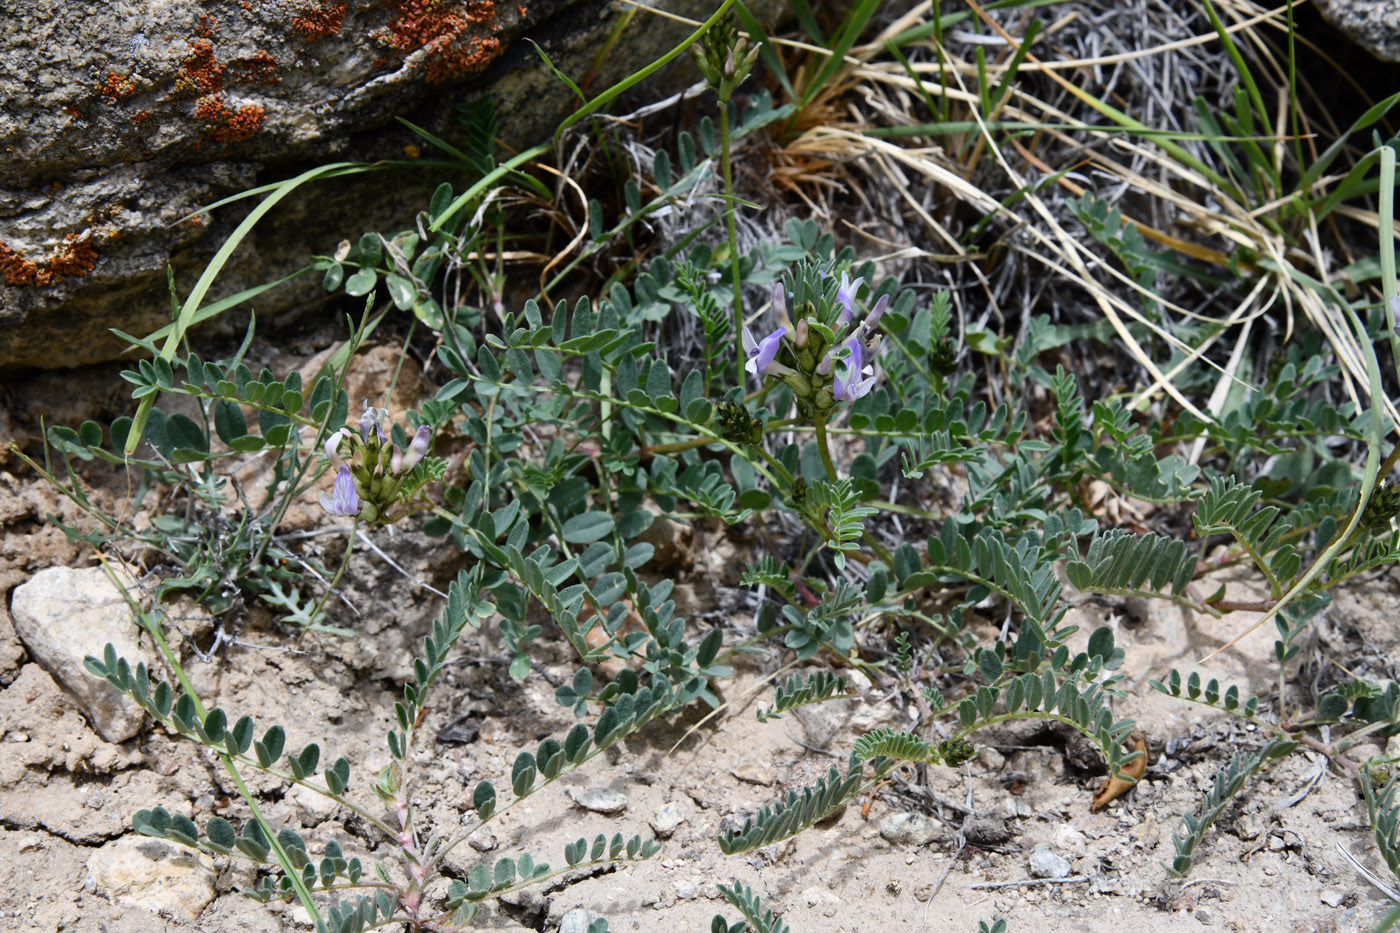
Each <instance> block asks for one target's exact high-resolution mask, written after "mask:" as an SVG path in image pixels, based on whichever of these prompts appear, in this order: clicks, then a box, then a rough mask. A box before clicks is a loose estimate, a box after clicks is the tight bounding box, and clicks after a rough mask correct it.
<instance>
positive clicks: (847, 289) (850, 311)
mask: <svg viewBox="0 0 1400 933" xmlns="http://www.w3.org/2000/svg"><path fill="white" fill-rule="evenodd" d="M863 284H865V277H864V276H859V277H857V278H856V280H855V281H854V282H852V281H851V277H850V276H849V275H848V274H847V273H845V272H842V273H841V285H840V287H839V288H837V289H836V303H837V304H839V305H840V306H841V314H840V316H838V317H837V318H836V321H837V323H839V324H849V323H851V318H852V317H854V316H855V313H856V292H858V291H860V287H861V285H863Z"/></svg>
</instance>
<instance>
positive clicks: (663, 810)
mask: <svg viewBox="0 0 1400 933" xmlns="http://www.w3.org/2000/svg"><path fill="white" fill-rule="evenodd" d="M650 822H651V831H652V832H654V833H656V837H657V838H658V839H669V838H670V837H671V834H672V833H674V832H675V831H676V828H677V827H678V826H680V825H681V824H682V823H684V822H685V814H684V813H682V812H681V808H680V807H678V806H676V805H675V804H674V803H663V804H662V805H661V806H659V807H657V808H656V813H655V814H653V815H652V818H651V821H650Z"/></svg>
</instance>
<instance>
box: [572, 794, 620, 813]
mask: <svg viewBox="0 0 1400 933" xmlns="http://www.w3.org/2000/svg"><path fill="white" fill-rule="evenodd" d="M568 794H569V799H570V800H572V801H573V802H574V803H575V804H577V805H578V806H580V807H582V808H583V809H585V810H589V811H591V812H593V813H602V814H604V815H605V816H611V815H613V814H617V813H621V812H622V811H623V810H626V809H627V795H626V794H623V793H619V792H618V791H615V790H613V789H612V788H611V787H599V788H583V789H575V788H572V787H571V788H569V790H568Z"/></svg>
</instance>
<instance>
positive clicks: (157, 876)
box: [87, 835, 214, 923]
mask: <svg viewBox="0 0 1400 933" xmlns="http://www.w3.org/2000/svg"><path fill="white" fill-rule="evenodd" d="M87 870H88V872H89V874H91V876H92V878H93V879H94V880H95V881H96V890H97V892H98V893H101V894H102V895H103V896H104V897H106V898H107V899H108V900H110V901H112V902H113V903H116V904H121V905H124V906H128V907H140V908H143V909H145V910H149V911H153V912H158V913H161V914H167V913H168V914H169V915H170V916H172V917H174V918H176V919H178V920H180V921H181V922H183V923H194V922H195V919H196V918H197V917H198V916H199V915H200V913H201V912H202V911H203V910H204V908H205V907H206V906H207V905H208V904H209V902H210V901H212V900H213V899H214V869H213V867H212V865H211V864H210V861H209V859H208V858H207V857H204V856H201V855H200V853H199V852H198V850H196V849H187V848H185V847H184V846H180V845H176V844H174V843H172V842H167V841H166V840H164V839H151V838H148V837H145V836H135V835H128V836H123V837H121V838H120V839H117V840H116V841H114V842H109V843H107V844H106V845H104V846H102V847H101V848H100V849H98V850H97V851H96V852H94V853H93V854H92V856H91V857H90V858H88V861H87Z"/></svg>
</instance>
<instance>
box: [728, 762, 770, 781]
mask: <svg viewBox="0 0 1400 933" xmlns="http://www.w3.org/2000/svg"><path fill="white" fill-rule="evenodd" d="M730 774H733V775H734V776H735V777H736V778H738V779H739V780H741V781H743V782H744V783H745V784H757V785H759V786H760V787H772V786H773V784H774V782H775V781H777V779H778V778H777V775H776V774H774V772H773V769H772V768H769V767H767V766H765V765H759V764H754V763H753V762H750V761H744V762H741V763H740V764H738V765H736V766H735V768H734V769H733V770H732V771H730Z"/></svg>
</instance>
